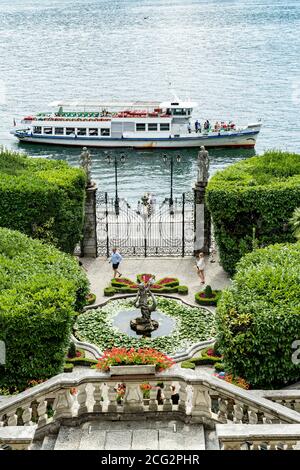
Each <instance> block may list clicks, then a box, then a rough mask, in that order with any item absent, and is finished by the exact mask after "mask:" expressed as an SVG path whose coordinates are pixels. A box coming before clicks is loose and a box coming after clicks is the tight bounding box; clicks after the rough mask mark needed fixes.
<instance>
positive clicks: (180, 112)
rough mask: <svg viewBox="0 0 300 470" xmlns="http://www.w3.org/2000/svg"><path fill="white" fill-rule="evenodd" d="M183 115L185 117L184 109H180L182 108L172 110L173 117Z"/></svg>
mask: <svg viewBox="0 0 300 470" xmlns="http://www.w3.org/2000/svg"><path fill="white" fill-rule="evenodd" d="M185 115H186V112H185V109H182V108H175V109H173V116H185Z"/></svg>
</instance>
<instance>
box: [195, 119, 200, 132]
mask: <svg viewBox="0 0 300 470" xmlns="http://www.w3.org/2000/svg"><path fill="white" fill-rule="evenodd" d="M199 128H200V123H199V121H198V119H197V121H196V122H195V132H196V133H197V132H199Z"/></svg>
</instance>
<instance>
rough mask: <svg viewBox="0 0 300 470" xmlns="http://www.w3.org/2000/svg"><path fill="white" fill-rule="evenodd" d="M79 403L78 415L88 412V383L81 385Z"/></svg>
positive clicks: (78, 396)
mask: <svg viewBox="0 0 300 470" xmlns="http://www.w3.org/2000/svg"><path fill="white" fill-rule="evenodd" d="M77 403H78V404H79V408H78V416H81V415H83V414H86V413H88V409H87V406H86V405H87V393H86V384H82V385H79V387H78V395H77Z"/></svg>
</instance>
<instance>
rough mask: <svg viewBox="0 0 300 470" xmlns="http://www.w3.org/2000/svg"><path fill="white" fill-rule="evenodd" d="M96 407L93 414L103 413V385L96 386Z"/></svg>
mask: <svg viewBox="0 0 300 470" xmlns="http://www.w3.org/2000/svg"><path fill="white" fill-rule="evenodd" d="M93 387H94V393H93V395H94V401H95V403H94V406H93V412H94V413H101V412H102V400H101V398H102V385H101V384H94V385H93Z"/></svg>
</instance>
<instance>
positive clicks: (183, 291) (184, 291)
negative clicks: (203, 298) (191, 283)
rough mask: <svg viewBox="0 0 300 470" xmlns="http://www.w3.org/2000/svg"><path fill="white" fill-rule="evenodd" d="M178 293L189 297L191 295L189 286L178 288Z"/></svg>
mask: <svg viewBox="0 0 300 470" xmlns="http://www.w3.org/2000/svg"><path fill="white" fill-rule="evenodd" d="M177 292H178V294H180V295H188V293H189V288H188V287H187V286H178V288H177Z"/></svg>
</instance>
